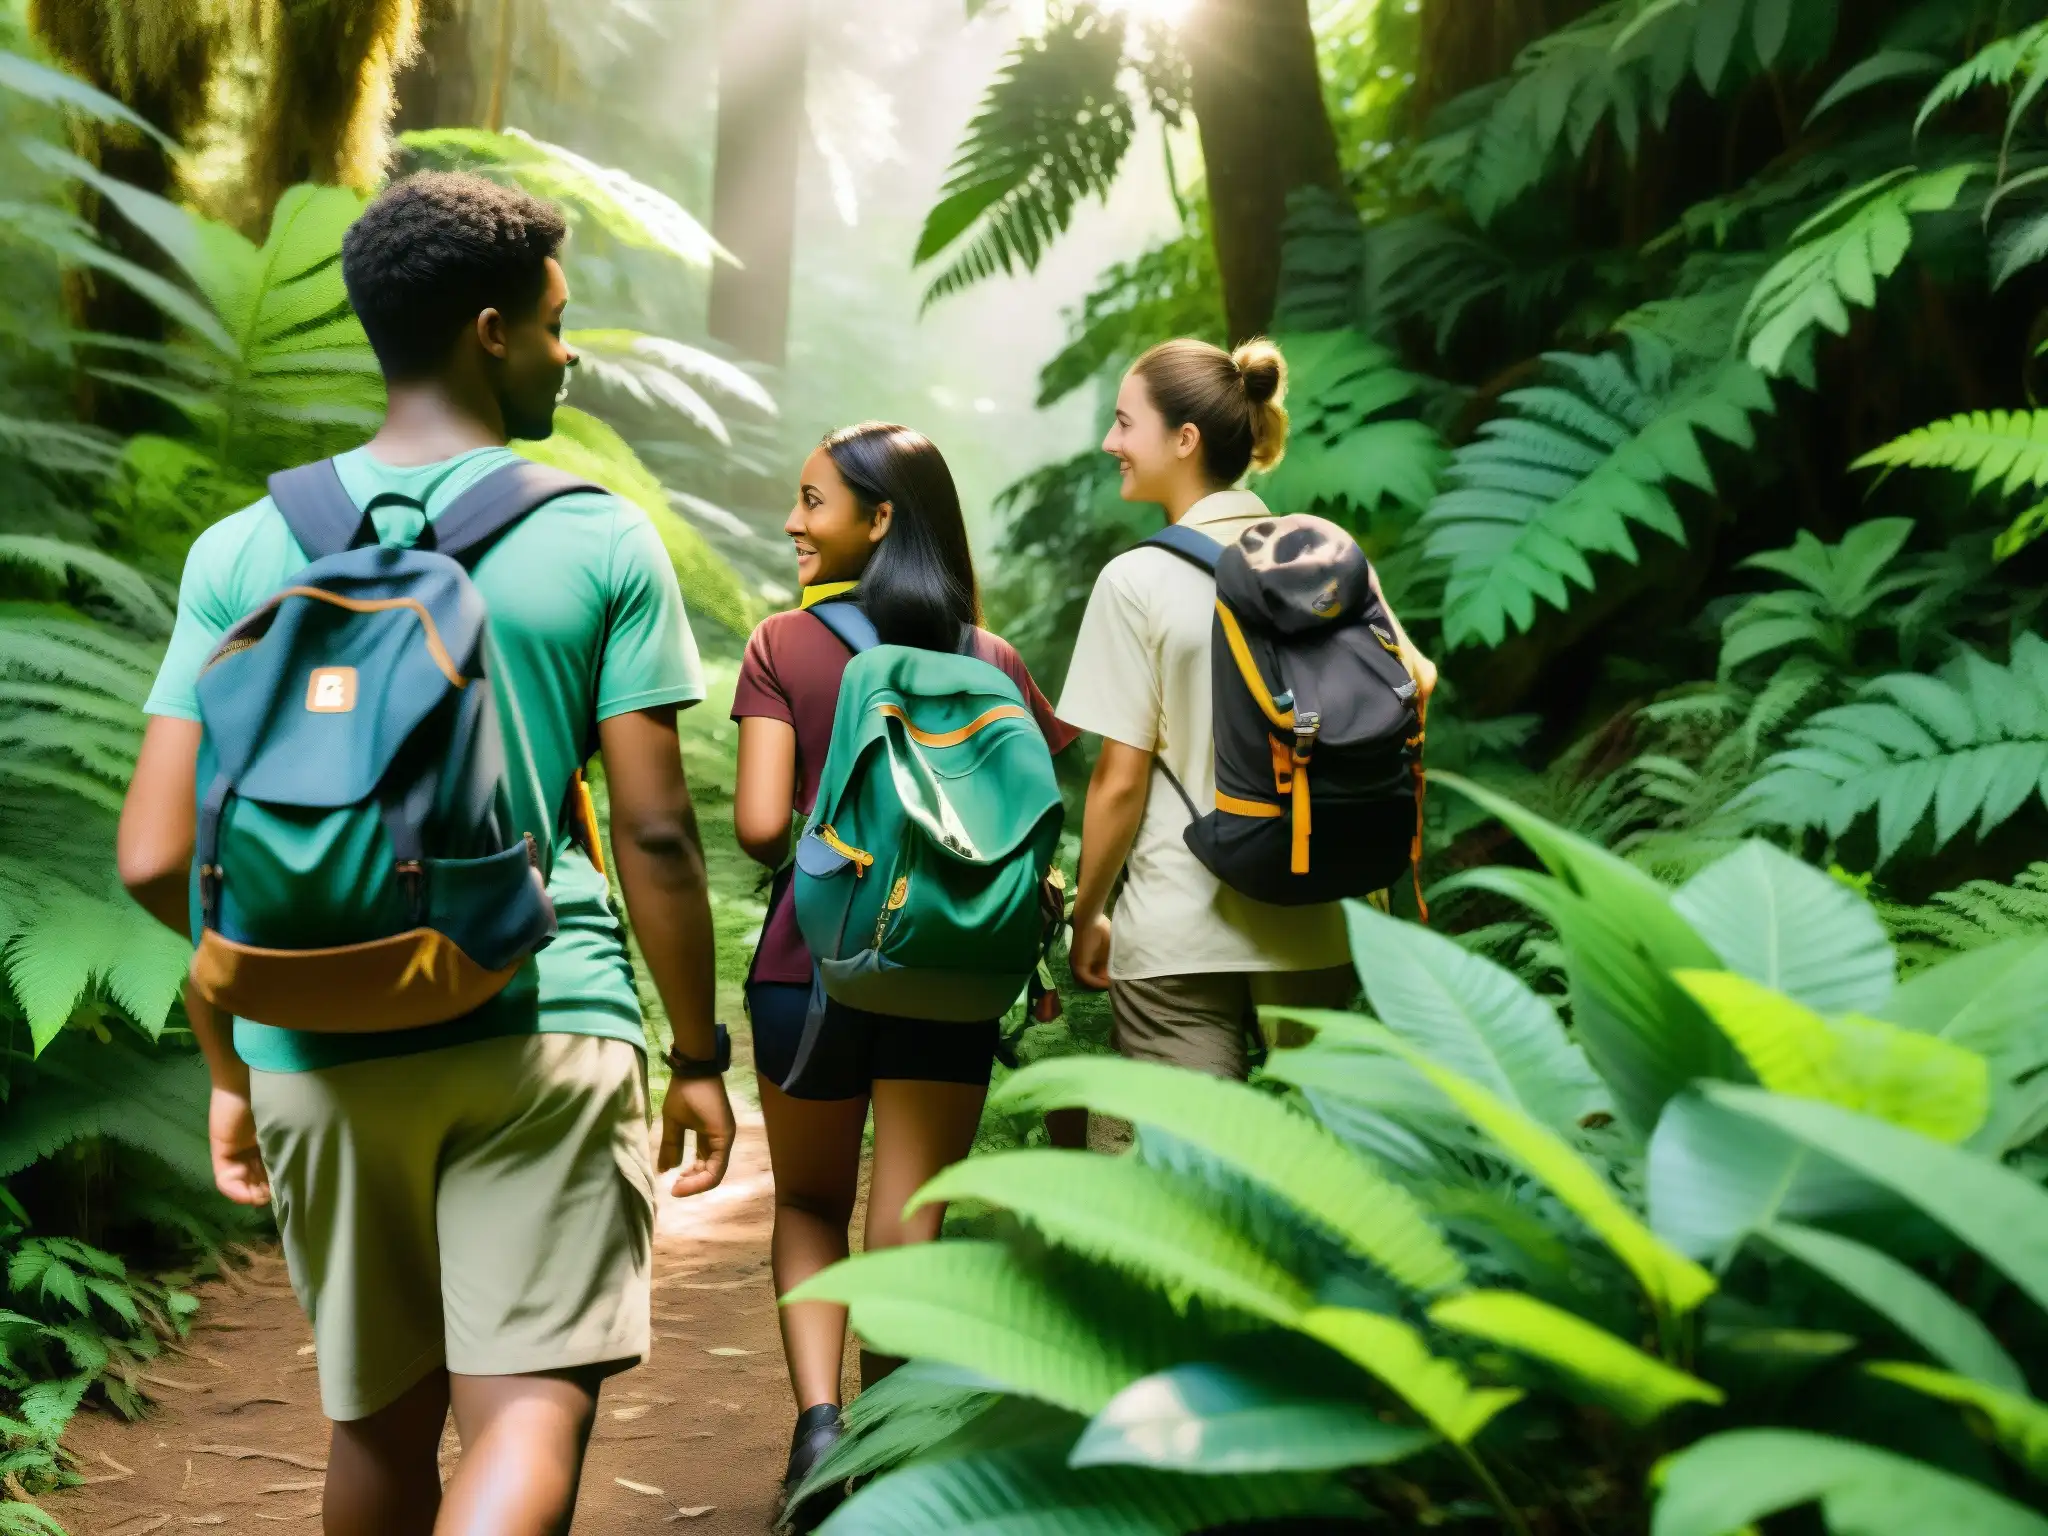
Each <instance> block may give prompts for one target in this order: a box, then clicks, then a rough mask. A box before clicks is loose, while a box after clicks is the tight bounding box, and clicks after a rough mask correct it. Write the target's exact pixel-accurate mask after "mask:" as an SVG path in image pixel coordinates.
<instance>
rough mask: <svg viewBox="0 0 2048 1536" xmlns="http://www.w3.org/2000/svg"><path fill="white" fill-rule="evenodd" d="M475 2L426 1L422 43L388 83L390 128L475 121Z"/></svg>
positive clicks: (404, 130)
mask: <svg viewBox="0 0 2048 1536" xmlns="http://www.w3.org/2000/svg"><path fill="white" fill-rule="evenodd" d="M475 14H476V11H475V5H474V3H473V0H426V4H425V6H424V7H423V9H422V11H421V13H420V46H419V51H418V52H417V53H415V54H414V55H413V59H412V62H411V63H409V64H407V65H406V66H405V68H404V69H403V70H401V71H400V72H399V75H398V78H397V80H396V81H395V82H393V85H392V92H393V94H394V95H395V96H396V97H397V99H398V113H397V116H396V117H395V118H394V119H393V120H392V128H393V130H394V131H396V132H399V133H409V132H411V131H412V130H414V129H417V128H470V127H474V126H475V125H476V124H477V122H478V121H479V117H478V112H479V109H480V103H479V101H478V93H477V70H476V55H475V51H474V50H475V32H474V21H475Z"/></svg>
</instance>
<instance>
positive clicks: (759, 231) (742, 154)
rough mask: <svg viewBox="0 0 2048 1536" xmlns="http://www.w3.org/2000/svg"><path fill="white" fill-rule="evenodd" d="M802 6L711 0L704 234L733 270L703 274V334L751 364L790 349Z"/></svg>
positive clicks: (782, 1) (798, 1)
mask: <svg viewBox="0 0 2048 1536" xmlns="http://www.w3.org/2000/svg"><path fill="white" fill-rule="evenodd" d="M805 13H806V6H805V0H719V7H718V14H719V28H718V148H717V155H718V159H717V167H716V169H715V171H714V172H713V176H712V187H711V233H712V234H713V235H714V236H715V237H716V238H717V240H718V242H719V244H721V245H723V246H724V247H725V248H726V249H727V250H728V251H730V252H732V254H733V255H734V256H736V257H737V258H738V259H739V261H740V265H739V266H738V267H733V266H730V265H727V264H725V263H720V264H719V266H718V267H717V268H716V269H715V270H714V271H713V273H712V275H711V316H710V329H711V334H712V335H713V336H716V337H717V338H718V339H719V340H720V341H723V342H725V343H727V344H728V345H729V346H732V347H733V348H735V349H736V350H738V351H739V352H740V354H741V355H742V356H745V357H750V358H753V359H754V360H755V361H757V362H763V363H774V364H777V365H780V364H781V363H782V361H783V360H784V358H785V356H786V355H787V352H788V345H789V279H790V266H791V260H792V257H793V254H794V246H795V242H796V179H797V159H798V153H799V151H800V149H801V148H802V145H803V135H804V72H805V67H806V63H807V59H806V47H805V44H806V31H807V28H806V21H807V16H806V14H805Z"/></svg>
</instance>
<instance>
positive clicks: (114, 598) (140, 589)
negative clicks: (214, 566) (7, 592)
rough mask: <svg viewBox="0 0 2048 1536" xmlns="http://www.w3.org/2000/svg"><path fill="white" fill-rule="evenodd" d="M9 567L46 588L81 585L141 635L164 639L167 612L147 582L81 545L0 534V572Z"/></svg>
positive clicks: (168, 623) (137, 573)
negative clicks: (91, 589) (36, 577)
mask: <svg viewBox="0 0 2048 1536" xmlns="http://www.w3.org/2000/svg"><path fill="white" fill-rule="evenodd" d="M9 566H12V567H15V568H16V569H19V570H27V571H32V572H34V573H36V574H37V575H39V576H42V577H44V578H46V579H47V580H50V581H52V582H57V583H60V584H64V585H69V584H70V583H72V582H86V583H90V584H91V585H92V586H93V587H95V588H97V590H98V593H99V595H100V596H102V597H104V598H105V600H106V601H107V602H108V603H109V604H110V605H111V606H112V608H113V610H114V612H115V614H116V615H117V616H118V617H119V618H120V619H121V620H123V621H124V622H125V623H127V624H128V625H129V626H131V627H132V628H134V629H137V630H139V631H141V632H142V633H143V634H146V635H168V634H169V633H170V632H171V619H172V617H173V610H172V608H171V605H170V604H169V603H166V602H165V601H164V599H163V597H162V595H161V594H160V593H158V591H157V589H156V586H155V584H154V583H152V582H151V581H150V580H149V578H148V577H146V576H144V575H143V574H142V573H141V572H140V571H138V570H136V569H135V568H134V567H133V566H131V565H129V564H127V563H125V562H124V561H120V560H116V559H115V558H114V557H113V556H111V555H107V554H103V553H101V552H100V551H99V550H96V549H91V548H88V547H87V546H86V545H83V544H73V543H71V542H69V541H68V540H65V539H49V538H38V537H35V536H33V535H29V534H0V570H5V569H6V568H8V567H9Z"/></svg>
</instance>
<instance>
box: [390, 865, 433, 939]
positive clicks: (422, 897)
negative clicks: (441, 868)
mask: <svg viewBox="0 0 2048 1536" xmlns="http://www.w3.org/2000/svg"><path fill="white" fill-rule="evenodd" d="M392 867H393V870H394V871H395V872H396V874H397V875H398V883H399V885H400V886H402V887H403V888H404V890H405V899H406V901H407V903H409V904H410V906H411V907H412V921H413V925H414V926H415V927H417V926H419V924H420V923H421V921H422V920H423V919H424V918H425V915H426V910H427V871H426V868H425V866H423V865H422V864H421V863H420V861H419V860H418V859H400V860H399V861H398V863H397V864H395V865H394V866H392Z"/></svg>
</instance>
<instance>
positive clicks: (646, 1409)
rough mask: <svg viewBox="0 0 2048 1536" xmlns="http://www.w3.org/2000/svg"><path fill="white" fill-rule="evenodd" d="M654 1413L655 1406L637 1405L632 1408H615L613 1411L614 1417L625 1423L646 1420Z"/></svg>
mask: <svg viewBox="0 0 2048 1536" xmlns="http://www.w3.org/2000/svg"><path fill="white" fill-rule="evenodd" d="M652 1412H654V1404H652V1403H635V1404H634V1405H633V1406H632V1407H631V1408H614V1409H613V1410H612V1417H613V1418H615V1419H618V1420H621V1421H622V1422H624V1421H630V1420H633V1419H638V1418H644V1417H646V1416H647V1415H648V1414H650V1413H652Z"/></svg>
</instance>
